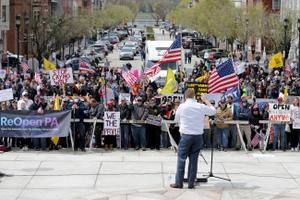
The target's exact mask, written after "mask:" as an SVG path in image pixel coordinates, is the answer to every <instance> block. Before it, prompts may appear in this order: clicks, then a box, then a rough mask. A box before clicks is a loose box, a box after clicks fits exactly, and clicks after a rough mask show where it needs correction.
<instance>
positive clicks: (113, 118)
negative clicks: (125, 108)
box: [103, 112, 120, 135]
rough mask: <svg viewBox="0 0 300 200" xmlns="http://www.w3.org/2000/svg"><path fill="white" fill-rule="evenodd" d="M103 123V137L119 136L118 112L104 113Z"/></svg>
mask: <svg viewBox="0 0 300 200" xmlns="http://www.w3.org/2000/svg"><path fill="white" fill-rule="evenodd" d="M103 123H104V129H103V135H120V112H105V113H104V122H103Z"/></svg>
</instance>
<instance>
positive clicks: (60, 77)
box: [49, 67, 74, 85]
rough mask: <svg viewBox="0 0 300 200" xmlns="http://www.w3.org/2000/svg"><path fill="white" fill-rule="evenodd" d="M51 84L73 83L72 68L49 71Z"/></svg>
mask: <svg viewBox="0 0 300 200" xmlns="http://www.w3.org/2000/svg"><path fill="white" fill-rule="evenodd" d="M49 75H50V80H51V85H62V84H65V83H73V82H74V80H73V71H72V68H70V67H69V68H63V69H58V70H52V71H49Z"/></svg>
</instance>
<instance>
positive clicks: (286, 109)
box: [269, 103, 291, 122]
mask: <svg viewBox="0 0 300 200" xmlns="http://www.w3.org/2000/svg"><path fill="white" fill-rule="evenodd" d="M269 110H270V113H269V120H270V121H275V122H289V121H290V120H291V112H290V105H286V104H277V103H270V104H269Z"/></svg>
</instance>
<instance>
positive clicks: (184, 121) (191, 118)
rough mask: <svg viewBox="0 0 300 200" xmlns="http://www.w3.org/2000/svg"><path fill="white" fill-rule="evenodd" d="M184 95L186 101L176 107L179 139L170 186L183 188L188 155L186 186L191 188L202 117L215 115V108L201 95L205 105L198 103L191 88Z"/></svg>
mask: <svg viewBox="0 0 300 200" xmlns="http://www.w3.org/2000/svg"><path fill="white" fill-rule="evenodd" d="M184 95H185V98H186V101H185V103H183V104H181V105H180V106H179V107H178V110H177V111H176V115H175V121H176V122H178V124H179V132H180V134H181V139H180V142H179V145H178V155H177V156H178V158H177V172H176V180H175V183H174V184H171V185H170V187H172V188H183V177H184V169H185V161H186V159H187V157H189V167H188V169H189V171H188V188H189V189H192V188H194V184H195V180H196V176H197V168H198V156H199V152H200V149H201V146H202V134H203V129H204V118H205V116H212V115H215V114H216V109H215V108H214V106H213V105H211V103H210V102H209V100H207V98H205V97H204V96H202V97H201V100H202V102H203V103H204V104H206V105H204V104H201V103H198V102H197V101H196V100H195V92H194V90H192V89H188V90H187V91H186V92H185V94H184Z"/></svg>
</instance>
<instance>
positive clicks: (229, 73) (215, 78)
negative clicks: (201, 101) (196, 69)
mask: <svg viewBox="0 0 300 200" xmlns="http://www.w3.org/2000/svg"><path fill="white" fill-rule="evenodd" d="M238 85H239V79H238V77H237V76H236V74H235V72H234V68H233V63H232V60H231V59H228V60H227V61H225V62H223V63H221V64H220V65H218V66H217V67H216V68H215V69H214V70H213V71H212V74H211V76H210V77H209V80H208V93H221V92H224V91H226V90H227V89H229V88H233V87H237V86H238Z"/></svg>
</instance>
